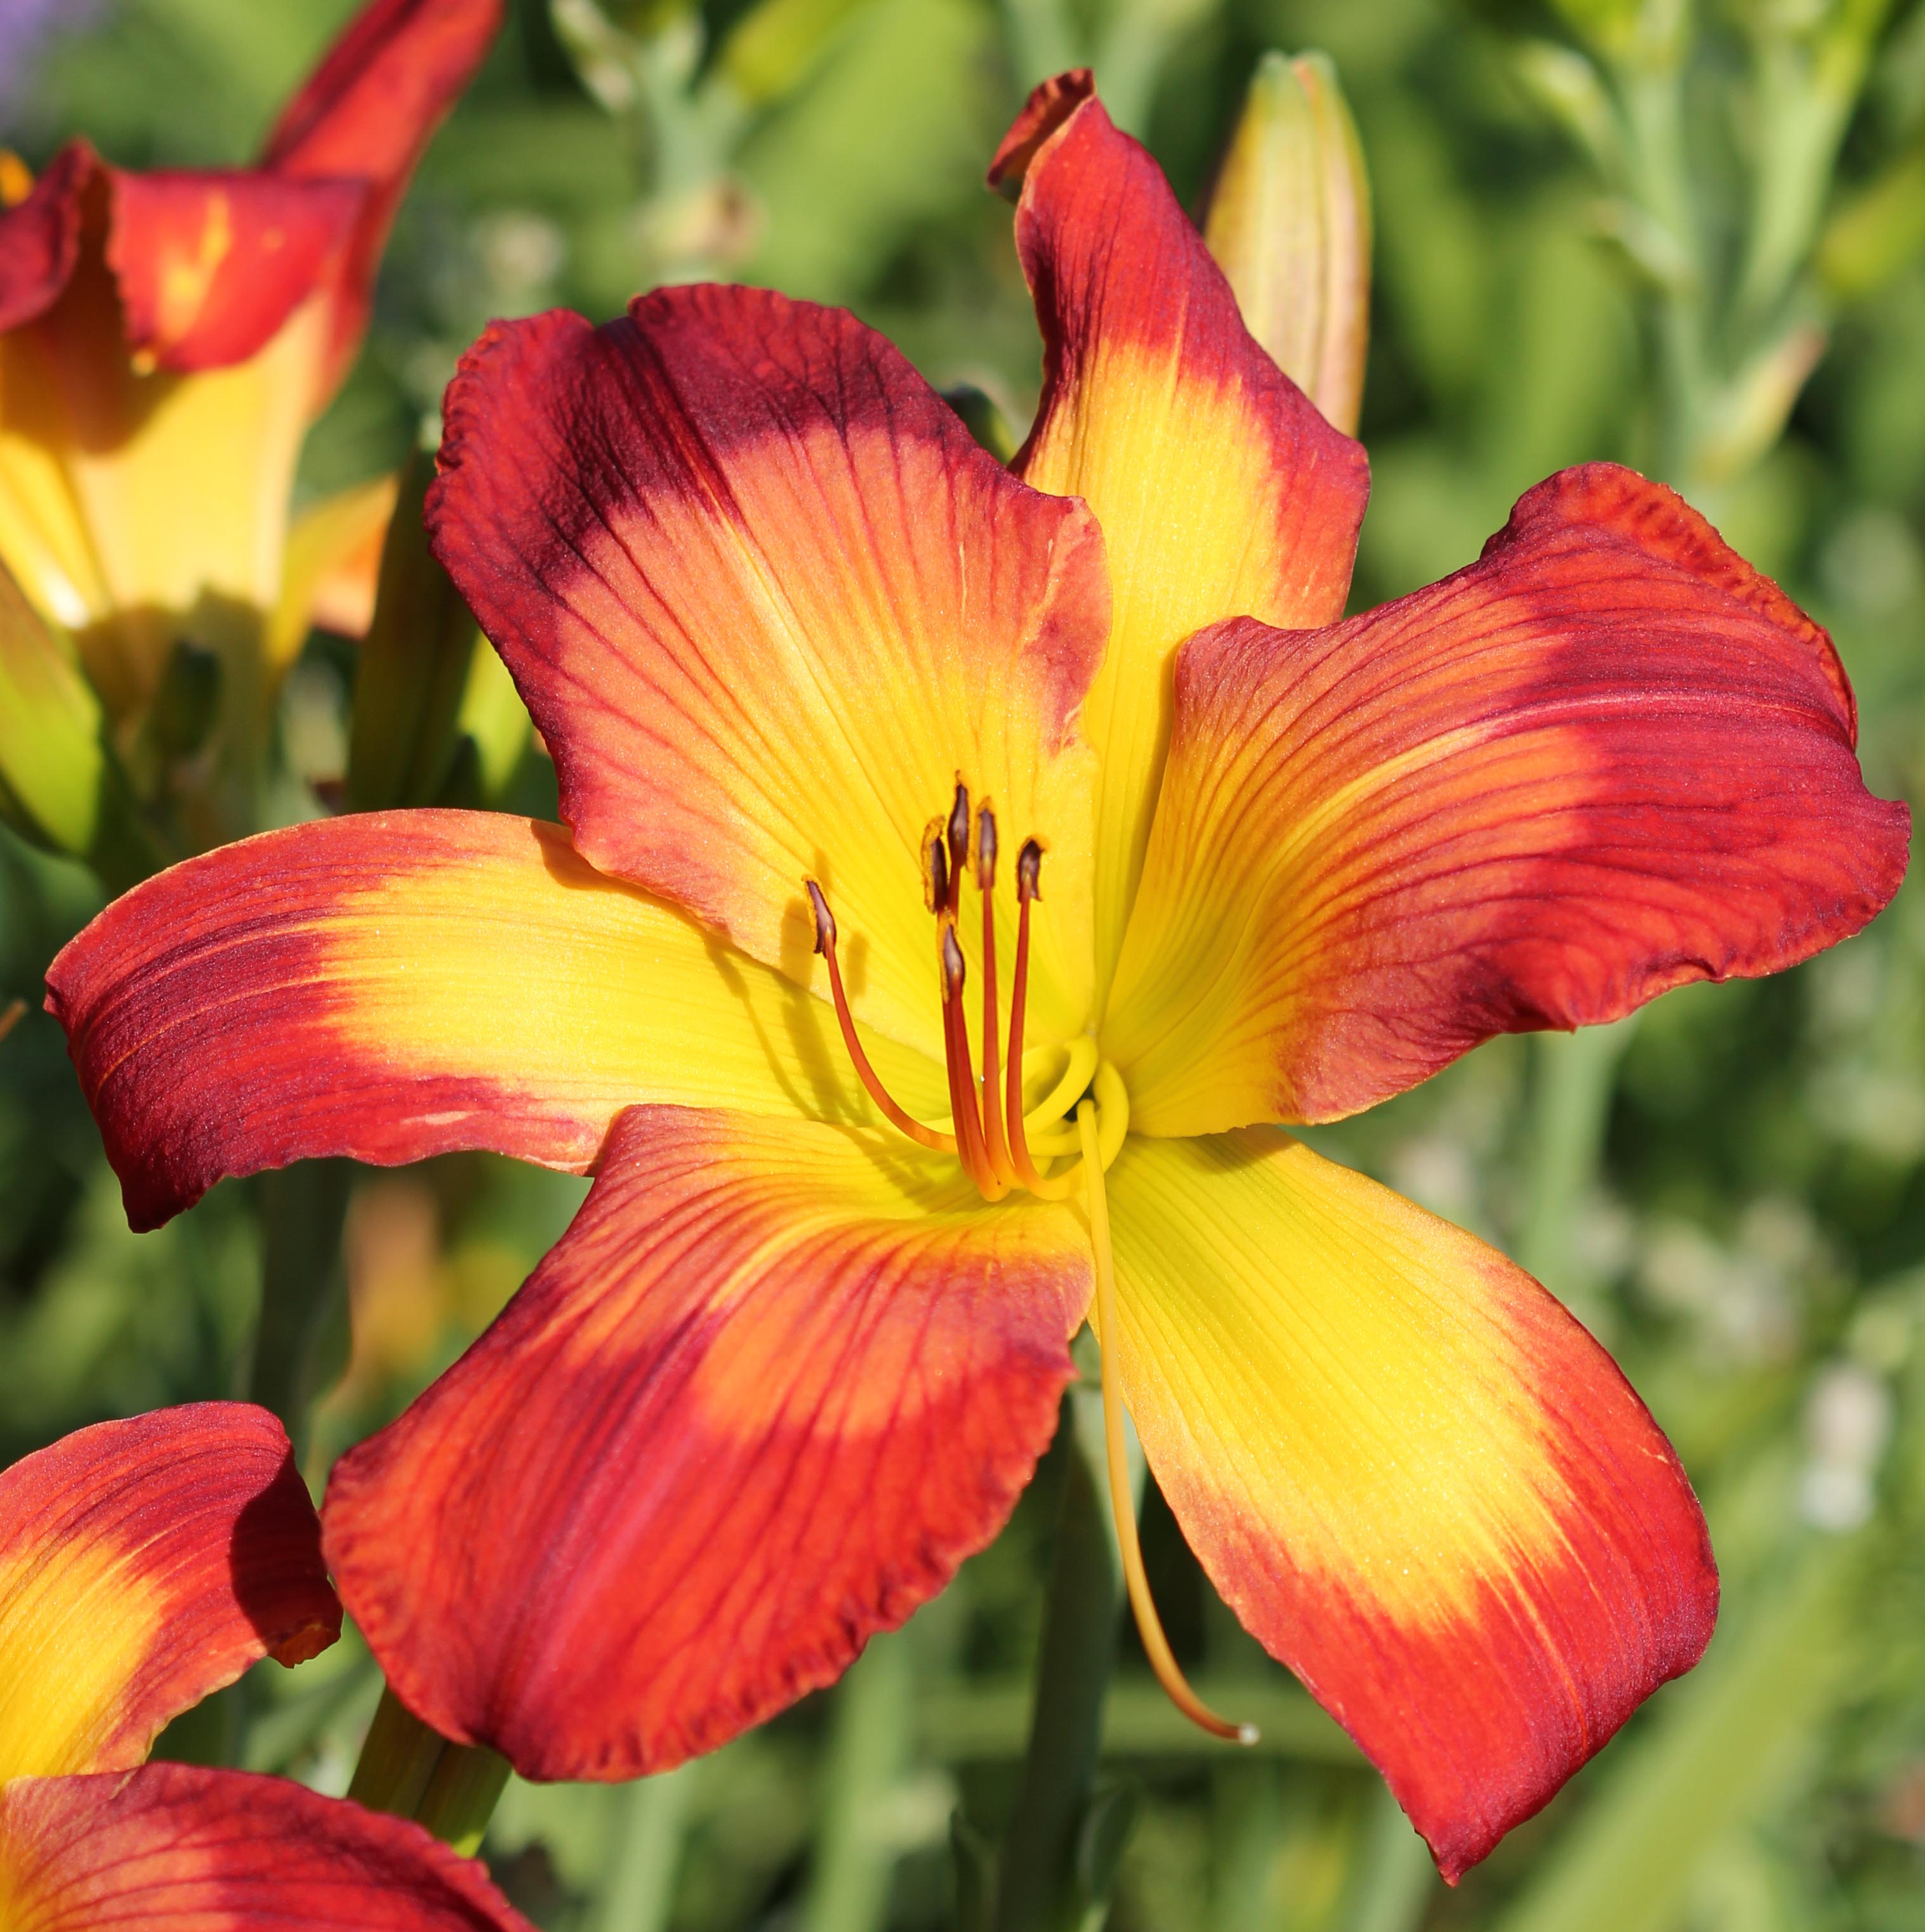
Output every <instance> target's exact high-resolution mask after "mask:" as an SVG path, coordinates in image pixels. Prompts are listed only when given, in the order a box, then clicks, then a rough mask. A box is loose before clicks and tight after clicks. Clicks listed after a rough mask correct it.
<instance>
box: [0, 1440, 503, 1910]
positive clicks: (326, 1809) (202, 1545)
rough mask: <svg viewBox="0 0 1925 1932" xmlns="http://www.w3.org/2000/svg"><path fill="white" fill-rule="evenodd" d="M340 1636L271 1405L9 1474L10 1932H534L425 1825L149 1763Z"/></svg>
mask: <svg viewBox="0 0 1925 1932" xmlns="http://www.w3.org/2000/svg"><path fill="white" fill-rule="evenodd" d="M340 1626H341V1611H340V1604H339V1603H338V1602H337V1601H336V1599H335V1597H334V1592H333V1591H332V1590H331V1589H329V1588H328V1580H327V1577H326V1574H325V1572H324V1571H323V1570H322V1566H321V1548H320V1525H319V1523H317V1522H316V1520H315V1516H314V1506H313V1504H312V1503H311V1502H309V1500H308V1498H307V1490H305V1489H304V1487H302V1485H301V1478H300V1475H299V1473H298V1471H297V1470H296V1469H295V1466H294V1457H293V1452H292V1450H291V1449H290V1448H289V1446H288V1441H287V1437H286V1434H285V1433H283V1430H282V1429H281V1427H280V1424H279V1423H278V1422H277V1421H275V1420H274V1418H273V1417H272V1416H271V1415H268V1413H267V1412H266V1411H265V1410H264V1409H256V1408H253V1407H251V1406H249V1405H247V1404H245V1403H198V1404H193V1405H190V1406H187V1407H185V1408H181V1409H162V1410H160V1411H158V1412H156V1413H155V1414H153V1415H142V1416H136V1417H135V1418H133V1420H132V1421H127V1422H104V1423H100V1424H97V1425H96V1426H95V1427H93V1428H91V1429H82V1430H79V1431H78V1432H76V1433H75V1434H73V1435H72V1436H66V1437H64V1438H63V1439H61V1441H59V1442H56V1443H55V1444H53V1445H52V1447H51V1448H46V1449H42V1450H40V1451H37V1453H35V1454H33V1455H31V1456H29V1457H27V1458H26V1459H25V1460H24V1461H23V1462H19V1463H15V1464H14V1465H13V1467H12V1468H11V1469H6V1470H4V1471H0V1909H4V1918H5V1922H6V1924H7V1925H8V1926H9V1927H28V1926H31V1927H67V1926H76V1927H78V1926H89V1927H91V1926H98V1925H108V1924H124V1923H134V1922H138V1923H139V1924H142V1925H144V1926H148V1927H154V1928H157V1932H219V1928H231V1927H243V1926H253V1925H269V1924H271V1925H273V1926H275V1927H282V1928H286V1932H334V1928H345V1927H349V1926H353V1927H394V1928H395V1932H401V1928H403V1927H405V1928H407V1932H527V1928H526V1925H525V1924H524V1922H523V1920H522V1919H521V1918H520V1917H519V1916H518V1915H517V1914H516V1913H515V1912H513V1911H512V1910H511V1909H510V1908H509V1907H508V1904H507V1902H506V1901H505V1900H504V1899H502V1897H501V1896H500V1895H499V1893H497V1892H496V1891H495V1889H494V1888H493V1885H490V1883H489V1882H488V1879H487V1873H486V1872H485V1871H484V1870H483V1868H482V1867H481V1866H480V1865H478V1864H475V1862H474V1861H472V1859H468V1858H458V1857H457V1856H456V1855H454V1853H453V1852H451V1851H450V1850H448V1848H447V1847H446V1846H445V1845H441V1844H438V1843H436V1841H434V1840H433V1838H430V1837H429V1835H427V1832H424V1830H423V1829H421V1827H420V1826H418V1825H415V1824H412V1823H407V1822H406V1821H404V1820H400V1819H397V1818H391V1817H383V1816H382V1815H380V1814H378V1813H375V1812H370V1811H364V1810H363V1809H362V1808H361V1807H360V1806H359V1805H351V1804H349V1803H347V1802H344V1801H343V1800H341V1799H333V1798H324V1797H322V1796H320V1795H319V1793H315V1792H313V1791H310V1790H306V1789H304V1787H301V1786H300V1785H298V1784H292V1783H291V1782H289V1781H288V1780H286V1779H285V1778H266V1777H260V1776H256V1775H253V1774H251V1773H249V1772H238V1771H223V1770H214V1769H205V1768H203V1767H202V1766H198V1765H186V1764H150V1763H148V1762H147V1754H148V1751H150V1750H151V1748H153V1744H154V1739H155V1738H156V1737H157V1736H158V1735H159V1733H160V1730H161V1727H163V1725H164V1724H166V1722H167V1721H168V1720H169V1718H173V1717H175V1716H177V1715H178V1714H179V1713H180V1712H183V1711H185V1710H187V1709H190V1708H191V1707H192V1706H193V1705H195V1704H197V1703H199V1701H200V1700H201V1699H202V1697H205V1696H207V1695H208V1693H209V1692H211V1691H215V1690H217V1689H219V1688H220V1687H221V1686H222V1685H226V1684H230V1683H232V1682H233V1681H234V1680H235V1679H236V1678H237V1677H238V1676H240V1674H241V1672H242V1671H243V1670H245V1669H246V1668H247V1667H248V1666H249V1665H250V1664H255V1663H258V1662H259V1661H260V1660H261V1659H262V1658H264V1657H274V1658H278V1659H279V1660H280V1661H281V1662H282V1663H283V1664H298V1663H300V1662H301V1661H303V1660H304V1659H305V1658H310V1657H312V1656H313V1655H315V1653H316V1652H318V1651H320V1650H322V1649H325V1648H326V1647H327V1646H328V1645H329V1644H331V1643H333V1642H334V1640H335V1638H336V1637H337V1636H339V1635H340Z"/></svg>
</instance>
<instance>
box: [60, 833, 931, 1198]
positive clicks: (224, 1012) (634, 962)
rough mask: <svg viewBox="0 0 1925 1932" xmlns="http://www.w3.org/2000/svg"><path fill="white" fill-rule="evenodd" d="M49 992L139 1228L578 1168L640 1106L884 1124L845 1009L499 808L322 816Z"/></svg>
mask: <svg viewBox="0 0 1925 1932" xmlns="http://www.w3.org/2000/svg"><path fill="white" fill-rule="evenodd" d="M47 984H48V986H49V989H50V990H49V997H48V1001H47V1006H48V1009H49V1011H50V1012H52V1013H54V1014H55V1015H56V1016H58V1019H59V1020H60V1022H61V1025H63V1026H64V1027H65V1028H66V1029H67V1040H68V1046H69V1050H70V1052H71V1053H72V1054H73V1063H74V1065H75V1067H76V1069H77V1070H78V1071H79V1076H80V1082H81V1085H82V1089H83V1090H84V1091H85V1094H86V1095H87V1099H88V1104H89V1105H90V1106H91V1107H92V1108H93V1109H94V1117H95V1118H96V1119H97V1121H99V1122H100V1132H101V1135H102V1136H103V1139H104V1140H105V1142H106V1148H107V1155H108V1158H109V1160H111V1161H112V1163H114V1169H115V1172H116V1173H118V1175H119V1176H120V1177H121V1184H122V1187H123V1189H124V1192H125V1195H126V1199H127V1217H128V1219H129V1220H130V1222H131V1223H133V1226H135V1227H136V1228H147V1227H153V1226H157V1225H158V1224H159V1223H160V1222H162V1221H164V1220H166V1218H167V1217H169V1215H170V1214H175V1213H178V1211H179V1210H180V1209H181V1208H184V1207H186V1206H187V1205H190V1203H191V1202H194V1201H196V1200H197V1199H199V1197H200V1196H201V1195H202V1193H205V1190H207V1189H208V1188H209V1187H211V1186H212V1185H213V1184H214V1182H215V1181H217V1180H219V1179H220V1178H221V1177H222V1176H223V1175H229V1174H247V1173H253V1172H256V1171H257V1170H258V1169H261V1168H264V1167H279V1166H285V1165H286V1163H288V1162H289V1161H292V1160H304V1159H306V1158H307V1157H310V1156H312V1155H316V1154H351V1155H352V1156H353V1157H355V1159H356V1160H364V1161H373V1162H376V1163H391V1162H398V1161H409V1160H420V1159H421V1158H422V1157H424V1156H425V1155H428V1154H440V1153H445V1152H447V1151H450V1150H451V1149H454V1148H493V1149H494V1150H495V1151H497V1152H499V1153H502V1154H513V1155H515V1156H517V1157H519V1158H520V1159H522V1160H534V1161H541V1162H544V1163H546V1164H547V1165H548V1166H552V1167H562V1168H572V1169H577V1170H580V1169H585V1168H586V1167H588V1166H589V1165H591V1163H593V1161H594V1160H595V1157H596V1156H597V1154H598V1153H599V1152H600V1151H601V1143H602V1140H603V1139H604V1136H605V1135H606V1134H607V1130H608V1127H609V1124H610V1122H611V1121H613V1119H614V1118H615V1116H616V1114H617V1113H619V1112H620V1111H621V1109H622V1108H624V1107H625V1106H629V1105H631V1103H634V1102H635V1101H637V1100H674V1101H682V1102H694V1103H706V1104H721V1105H727V1106H739V1107H747V1108H751V1109H760V1110H766V1111H768V1112H776V1113H785V1114H786V1113H793V1112H799V1111H811V1112H820V1113H821V1114H823V1115H827V1116H829V1117H831V1118H850V1119H863V1118H870V1116H869V1114H868V1104H867V1102H866V1100H865V1098H864V1097H863V1096H862V1094H861V1091H860V1089H859V1088H858V1087H857V1086H856V1080H855V1076H854V1075H853V1072H852V1071H851V1070H850V1065H849V1061H848V1056H847V1054H846V1053H845V1052H844V1050H843V1047H842V1044H841V1039H840V1037H839V1035H838V1031H837V1028H836V1022H835V1015H834V1013H833V1012H832V1010H830V1009H829V1007H827V1006H826V1004H823V1003H822V1002H820V1001H816V1000H813V999H811V998H808V997H807V996H805V995H802V994H800V993H799V992H797V991H796V989H795V988H794V987H793V985H791V984H790V983H789V982H788V981H787V980H784V979H782V978H781V977H780V976H779V975H778V974H775V973H772V972H771V971H769V970H767V969H766V968H763V967H760V966H757V965H755V964H754V962H752V961H750V960H747V959H742V958H741V957H740V956H738V955H733V954H731V953H730V952H729V951H728V950H727V948H726V947H723V946H721V944H718V942H717V941H715V939H714V938H712V936H711V935H708V934H706V933H704V932H702V931H701V930H700V929H699V928H697V926H694V925H693V924H692V923H691V922H690V921H689V920H688V919H685V917H683V916H682V915H681V914H680V913H676V912H675V911H673V910H671V909H670V908H669V907H666V906H664V905H662V904H661V903H660V902H659V901H655V900H653V899H651V898H649V897H648V896H647V895H646V894H645V893H643V892H638V891H637V890H635V889H634V888H633V887H632V886H627V885H624V884H622V883H619V881H617V880H613V879H610V878H607V877H604V875H603V874H601V873H598V872H597V871H595V870H594V869H593V868H592V867H591V866H589V865H587V864H586V863H585V862H583V860H582V859H580V856H577V853H575V851H574V849H573V847H571V846H570V844H568V837H567V835H566V834H565V832H562V829H561V828H560V827H559V826H552V825H543V824H541V823H537V822H532V821H530V820H527V819H521V818H511V817H507V816H505V815H504V814H496V813H493V812H463V811H398V812H383V813H370V814H366V815H364V816H361V817H347V818H339V819H334V820H319V821H316V823H312V824H307V825H299V826H292V827H290V828H289V829H287V830H286V831H283V832H267V833H264V834H263V835H262V836H260V837H259V838H250V839H247V840H244V841H242V842H241V843H240V844H237V845H229V846H226V847H223V848H222V849H221V850H219V851H216V852H210V853H207V854H206V855H205V856H203V857H202V858H199V859H190V860H189V861H187V863H185V864H184V865H176V866H175V867H174V868H172V870H170V871H166V872H163V873H162V874H160V876H159V877H156V878H154V879H150V880H148V881H147V883H145V884H144V885H142V886H139V887H137V888H136V889H135V890H134V891H133V892H130V893H128V894H127V895H126V896H125V897H124V898H121V899H118V900H117V901H115V903H114V904H112V905H111V906H109V907H108V908H107V909H106V911H105V912H103V913H101V914H100V916H99V917H98V918H97V919H95V920H94V922H93V923H92V924H91V926H88V928H87V929H86V930H85V932H82V934H81V935H79V938H76V939H75V940H74V941H72V942H71V944H69V945H68V946H67V948H66V949H65V950H64V951H63V952H62V953H61V954H60V956H58V958H57V959H55V961H54V962H53V964H52V966H51V967H50V968H49V969H48V972H47ZM210 1037H217V1038H218V1040H219V1042H220V1050H219V1052H208V1040H209V1038H210ZM868 1051H869V1052H870V1054H871V1057H872V1058H875V1059H876V1061H877V1064H878V1066H879V1067H880V1069H881V1070H883V1078H884V1079H885V1080H886V1081H887V1082H888V1083H889V1086H890V1088H891V1090H892V1091H894V1092H896V1093H898V1094H901V1095H902V1096H903V1097H904V1104H905V1105H906V1106H910V1107H912V1108H914V1109H917V1110H919V1111H920V1112H925V1113H929V1114H933V1113H935V1112H937V1111H938V1110H939V1109H940V1107H941V1106H943V1104H945V1100H944V1096H945V1094H946V1089H945V1088H944V1087H943V1073H942V1070H941V1069H940V1068H939V1067H937V1065H936V1064H934V1062H933V1061H923V1060H922V1059H921V1058H920V1056H919V1055H915V1054H913V1053H910V1052H905V1051H904V1049H900V1048H897V1047H895V1046H892V1044H891V1043H889V1042H887V1041H885V1040H869V1042H868Z"/></svg>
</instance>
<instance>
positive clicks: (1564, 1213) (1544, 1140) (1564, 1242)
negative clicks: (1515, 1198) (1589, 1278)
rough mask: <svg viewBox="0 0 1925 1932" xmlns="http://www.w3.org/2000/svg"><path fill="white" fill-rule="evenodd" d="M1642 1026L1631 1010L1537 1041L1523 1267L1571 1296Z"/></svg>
mask: <svg viewBox="0 0 1925 1932" xmlns="http://www.w3.org/2000/svg"><path fill="white" fill-rule="evenodd" d="M1636 1025H1637V1016H1636V1014H1633V1015H1632V1016H1631V1017H1630V1019H1623V1020H1620V1021H1618V1022H1617V1023H1616V1025H1613V1026H1600V1027H1585V1028H1582V1030H1581V1031H1579V1032H1577V1033H1574V1034H1561V1033H1540V1034H1535V1035H1534V1036H1533V1037H1532V1040H1531V1057H1532V1061H1533V1073H1534V1079H1535V1085H1534V1091H1533V1093H1532V1096H1531V1136H1532V1138H1531V1155H1530V1167H1529V1170H1528V1178H1527V1181H1526V1189H1525V1214H1524V1223H1523V1226H1522V1230H1521V1231H1520V1232H1519V1238H1518V1241H1517V1246H1516V1256H1517V1260H1518V1262H1519V1265H1520V1266H1521V1267H1522V1268H1525V1269H1527V1270H1528V1271H1529V1272H1530V1273H1531V1274H1534V1275H1535V1276H1536V1277H1537V1279H1538V1280H1540V1281H1541V1282H1542V1283H1543V1284H1544V1285H1545V1286H1546V1287H1547V1288H1549V1289H1550V1290H1551V1291H1552V1293H1553V1294H1555V1295H1561V1296H1562V1297H1564V1298H1565V1299H1566V1300H1569V1299H1570V1298H1571V1297H1572V1296H1573V1295H1576V1294H1579V1293H1580V1292H1582V1289H1583V1287H1584V1286H1585V1284H1584V1283H1583V1282H1582V1280H1581V1279H1580V1278H1579V1268H1578V1262H1577V1252H1576V1235H1577V1227H1578V1222H1579V1217H1580V1215H1581V1214H1582V1211H1583V1208H1584V1204H1585V1199H1586V1197H1587V1196H1588V1195H1589V1194H1590V1193H1591V1189H1592V1188H1593V1187H1594V1186H1595V1185H1596V1184H1597V1171H1598V1168H1599V1166H1600V1163H1601V1161H1602V1160H1603V1153H1604V1136H1605V1130H1606V1127H1608V1126H1609V1123H1610V1117H1611V1094H1612V1087H1613V1085H1615V1082H1616V1079H1617V1075H1618V1062H1619V1061H1620V1060H1621V1059H1622V1058H1624V1049H1625V1048H1626V1047H1627V1046H1629V1045H1630V1040H1631V1034H1632V1031H1633V1028H1635V1027H1636Z"/></svg>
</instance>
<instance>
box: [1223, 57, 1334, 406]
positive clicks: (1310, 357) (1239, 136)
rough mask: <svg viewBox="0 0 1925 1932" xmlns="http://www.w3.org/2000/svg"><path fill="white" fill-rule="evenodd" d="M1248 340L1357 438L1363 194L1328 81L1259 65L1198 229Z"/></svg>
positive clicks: (1275, 63) (1314, 63)
mask: <svg viewBox="0 0 1925 1932" xmlns="http://www.w3.org/2000/svg"><path fill="white" fill-rule="evenodd" d="M1204 240H1205V241H1206V242H1208V243H1209V245H1210V253H1211V254H1213V255H1214V256H1215V257H1216V260H1217V262H1218V264H1219V266H1221V268H1222V270H1223V272H1224V273H1225V275H1227V276H1228V278H1229V279H1230V286H1231V287H1232V288H1233V289H1234V290H1236V292H1237V305H1238V306H1239V307H1240V308H1241V309H1242V310H1243V320H1244V322H1245V323H1246V326H1248V327H1249V331H1250V333H1251V334H1252V335H1254V336H1255V338H1257V340H1258V341H1259V342H1261V344H1263V346H1264V348H1266V349H1267V350H1269V351H1270V354H1271V356H1273V358H1275V359H1276V362H1277V363H1278V365H1279V367H1281V368H1282V370H1283V371H1284V373H1285V374H1286V375H1288V377H1290V378H1291V380H1292V381H1293V382H1294V383H1296V384H1297V386H1298V387H1299V388H1300V389H1302V390H1303V392H1304V393H1305V394H1306V395H1307V396H1309V398H1310V400H1311V401H1312V402H1313V403H1315V404H1316V405H1317V407H1318V409H1320V410H1322V411H1323V413H1324V415H1325V416H1327V418H1328V419H1330V422H1333V423H1334V424H1335V425H1336V427H1337V428H1339V429H1340V430H1343V431H1345V432H1347V433H1352V434H1354V432H1355V431H1356V428H1357V415H1358V412H1359V410H1360V407H1361V406H1362V403H1363V364H1364V356H1365V353H1366V350H1367V349H1368V348H1369V341H1370V183H1369V177H1368V176H1367V175H1366V174H1365V172H1364V166H1363V148H1362V145H1360V142H1358V139H1357V124H1356V123H1355V122H1354V121H1353V120H1352V119H1351V113H1350V109H1349V107H1348V106H1347V105H1346V104H1345V101H1344V97H1343V92H1342V89H1340V88H1339V86H1338V85H1337V77H1336V69H1335V68H1333V66H1332V65H1330V62H1329V60H1328V59H1327V58H1325V57H1324V55H1321V54H1315V53H1311V54H1300V55H1297V57H1296V58H1294V59H1291V58H1287V57H1286V56H1285V55H1282V54H1279V53H1269V54H1266V55H1264V57H1263V59H1262V60H1261V62H1259V63H1258V68H1257V71H1256V74H1255V76H1254V77H1253V78H1252V80H1251V83H1250V92H1249V99H1248V100H1247V101H1246V102H1245V104H1244V107H1243V118H1242V119H1241V120H1240V121H1238V123H1237V131H1236V133H1235V135H1234V137H1233V138H1232V139H1231V143H1230V150H1229V152H1228V154H1226V155H1225V157H1224V160H1223V166H1222V172H1220V173H1219V175H1218V176H1217V179H1216V186H1215V187H1214V188H1213V190H1211V193H1210V206H1209V209H1208V211H1207V214H1205V216H1204Z"/></svg>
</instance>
